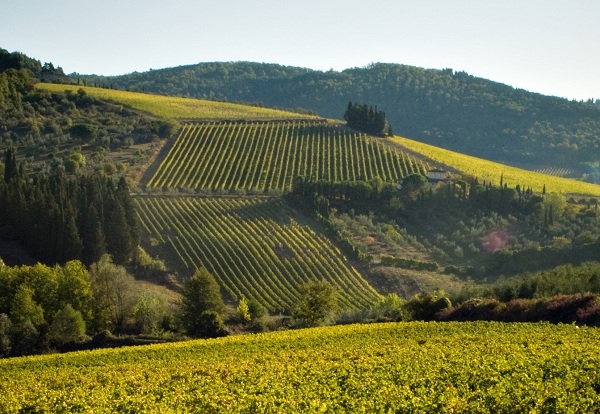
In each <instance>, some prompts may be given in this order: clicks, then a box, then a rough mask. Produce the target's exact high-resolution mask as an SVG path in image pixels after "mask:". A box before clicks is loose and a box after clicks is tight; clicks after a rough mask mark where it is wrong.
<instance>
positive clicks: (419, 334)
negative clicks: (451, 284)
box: [0, 322, 600, 413]
mask: <svg viewBox="0 0 600 414" xmlns="http://www.w3.org/2000/svg"><path fill="white" fill-rule="evenodd" d="M599 343H600V331H599V330H598V329H595V328H581V329H578V328H577V327H575V326H573V325H550V324H501V323H489V322H479V323H424V322H412V323H387V324H373V325H346V326H335V327H328V328H315V329H306V330H297V331H280V332H274V333H269V334H259V335H248V336H235V337H228V338H221V339H216V340H199V341H190V342H182V343H174V344H164V345H153V346H145V347H133V348H121V349H115V350H97V351H92V352H78V353H72V354H62V355H44V356H36V357H27V358H14V359H8V360H0V395H1V396H2V397H1V398H0V412H3V413H17V412H53V413H58V412H64V413H67V412H95V413H103V412H147V413H150V412H153V413H158V412H160V413H171V412H178V413H187V412H197V413H239V412H245V413H256V412H260V413H263V412H285V413H299V412H303V413H317V412H319V413H379V412H381V413H387V412H398V413H431V412H436V413H451V412H455V413H460V412H477V413H530V412H552V413H564V412H580V413H583V412H599V411H600V395H599V393H598V392H599V390H598V384H599V383H600V374H599V373H598V367H599V366H600V353H599V352H598V344H599Z"/></svg>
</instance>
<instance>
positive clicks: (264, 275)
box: [137, 197, 378, 310]
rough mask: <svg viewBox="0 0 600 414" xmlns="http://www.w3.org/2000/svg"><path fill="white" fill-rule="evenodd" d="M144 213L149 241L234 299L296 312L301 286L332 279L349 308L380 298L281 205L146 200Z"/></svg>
mask: <svg viewBox="0 0 600 414" xmlns="http://www.w3.org/2000/svg"><path fill="white" fill-rule="evenodd" d="M137 208H138V214H139V218H140V222H141V223H142V228H143V229H144V230H145V232H146V235H147V237H148V238H149V239H153V240H154V244H160V245H164V247H165V248H166V249H169V250H170V254H168V255H167V257H171V258H174V259H175V260H171V262H172V263H171V264H172V265H173V267H175V268H179V269H185V273H186V274H187V275H191V274H192V273H193V272H194V270H195V269H196V268H198V267H205V268H206V269H208V270H209V271H210V272H211V273H212V274H213V275H215V277H216V278H217V280H218V281H219V284H220V285H221V287H222V289H223V293H225V294H227V295H228V296H229V297H230V298H240V297H241V296H242V295H243V296H245V297H246V298H255V299H257V300H259V301H260V302H261V303H263V304H264V305H265V306H266V307H267V308H269V309H271V310H283V309H289V308H290V306H291V305H292V304H293V303H295V302H296V300H297V298H298V290H297V287H298V285H299V284H300V283H302V282H305V281H307V280H309V279H311V278H317V279H324V280H327V281H328V282H330V283H331V284H332V285H333V286H335V287H336V288H337V289H338V290H339V291H340V293H341V300H342V304H343V306H344V307H349V308H360V307H364V306H367V305H368V304H369V303H372V302H373V300H375V299H377V297H378V295H377V293H376V292H375V290H374V289H373V288H372V287H371V286H370V285H369V284H368V283H367V281H366V280H364V279H363V278H362V276H361V275H360V274H359V273H358V272H357V271H356V270H355V269H354V268H353V267H352V266H350V265H349V264H348V263H347V262H346V260H345V259H344V257H343V256H342V255H341V254H340V252H339V251H338V250H337V248H335V247H334V246H333V245H332V244H331V243H330V242H329V241H328V240H327V239H326V238H324V237H322V236H319V235H317V234H316V233H315V232H314V231H313V230H311V229H310V228H309V227H308V226H301V225H299V224H298V223H296V222H295V221H294V220H293V219H292V217H293V216H294V213H293V212H292V211H291V210H290V209H289V208H288V207H287V205H286V204H285V202H284V201H282V200H280V199H266V198H262V199H258V198H254V199H248V198H244V199H241V198H218V199H217V198H214V199H211V198H193V197H146V198H138V199H137Z"/></svg>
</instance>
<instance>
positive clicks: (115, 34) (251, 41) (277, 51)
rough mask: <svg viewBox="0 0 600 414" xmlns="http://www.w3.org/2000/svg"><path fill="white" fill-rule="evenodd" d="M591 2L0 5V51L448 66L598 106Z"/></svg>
mask: <svg viewBox="0 0 600 414" xmlns="http://www.w3.org/2000/svg"><path fill="white" fill-rule="evenodd" d="M599 18H600V0H411V1H407V0H368V1H365V0H361V1H358V0H302V1H299V0H298V1H296V0H291V1H284V0H211V1H207V0H168V1H166V0H161V1H157V0H102V1H97V0H95V1H92V0H57V1H47V0H0V48H3V49H6V50H8V51H9V52H13V51H19V52H23V53H25V54H27V55H28V56H31V57H34V58H36V59H39V60H40V61H41V62H42V63H44V62H52V63H53V64H54V65H55V66H61V67H62V68H63V69H64V70H65V72H66V73H74V72H77V73H81V74H98V75H120V74H125V73H130V72H134V71H137V72H144V71H147V70H149V69H161V68H166V67H173V66H179V65H189V64H196V63H200V62H214V61H227V62H231V61H253V62H267V63H278V64H282V65H291V66H300V67H306V68H311V69H318V70H325V71H326V70H330V69H333V70H343V69H347V68H352V67H364V66H366V65H369V64H370V63H376V62H385V63H400V64H406V65H413V66H419V67H424V68H434V69H444V68H452V69H454V70H456V71H465V72H468V73H469V74H471V75H474V76H477V77H482V78H487V79H491V80H494V81H497V82H501V83H505V84H508V85H511V86H514V87H517V88H522V89H526V90H529V91H531V92H538V93H542V94H545V95H552V96H559V97H563V98H568V99H576V100H587V99H590V98H594V99H600V76H599V75H600V73H599V70H600V53H599V46H600V24H599V23H598V19H599Z"/></svg>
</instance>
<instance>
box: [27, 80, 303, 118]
mask: <svg viewBox="0 0 600 414" xmlns="http://www.w3.org/2000/svg"><path fill="white" fill-rule="evenodd" d="M37 87H38V88H40V89H45V90H49V91H51V92H63V91H65V90H70V91H72V92H77V91H78V90H79V89H83V90H84V91H86V92H87V93H88V94H89V95H90V96H93V97H94V98H98V99H106V100H110V101H114V102H117V103H120V104H123V105H127V106H130V107H132V108H135V109H139V110H142V111H146V112H149V113H151V114H154V115H156V116H160V117H163V118H170V119H197V118H199V119H240V118H242V119H288V118H290V119H291V118H307V116H305V115H300V114H296V113H293V112H286V111H280V110H275V109H267V108H260V107H255V106H247V105H240V104H233V103H226V102H214V101H207V100H201V99H191V98H176V97H172V96H161V95H151V94H147V93H139V92H127V91H119V90H113V89H103V88H92V87H83V86H79V85H61V84H49V83H39V84H38V85H37Z"/></svg>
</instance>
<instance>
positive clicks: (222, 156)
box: [148, 121, 426, 191]
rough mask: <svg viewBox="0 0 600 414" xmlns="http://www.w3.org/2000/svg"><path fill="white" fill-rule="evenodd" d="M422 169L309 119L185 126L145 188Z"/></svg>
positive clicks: (255, 185) (269, 184)
mask: <svg viewBox="0 0 600 414" xmlns="http://www.w3.org/2000/svg"><path fill="white" fill-rule="evenodd" d="M412 172H420V173H422V174H425V173H426V166H424V165H422V164H421V163H420V162H418V161H416V160H414V159H413V158H411V157H408V156H406V155H405V154H402V153H400V152H397V151H396V150H394V149H391V148H390V147H388V146H386V145H384V144H382V143H381V142H379V141H377V140H376V139H374V138H370V137H367V136H366V135H364V134H358V133H354V132H350V131H348V130H346V129H343V128H340V127H337V126H331V125H328V124H324V123H318V122H312V121H309V122H307V121H285V122H253V123H236V122H215V123H202V124H186V125H184V126H183V128H182V129H181V130H180V131H179V135H178V137H177V139H176V141H175V143H174V145H173V146H172V148H171V149H170V151H169V153H168V154H167V156H166V157H165V159H164V160H163V161H162V163H161V164H160V166H159V167H158V170H157V171H156V173H155V174H154V176H153V177H152V178H151V179H150V180H149V182H148V187H174V188H192V189H198V188H206V189H212V190H235V189H247V190H260V191H264V190H268V189H279V190H284V191H285V190H289V189H290V188H291V184H292V180H293V179H294V177H296V176H299V175H301V176H305V177H310V178H312V179H314V180H319V179H326V180H331V181H344V180H349V181H356V180H369V179H371V178H373V177H380V178H382V179H383V180H385V181H389V182H393V181H398V180H399V179H400V178H401V177H403V176H405V175H406V174H409V173H412Z"/></svg>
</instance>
